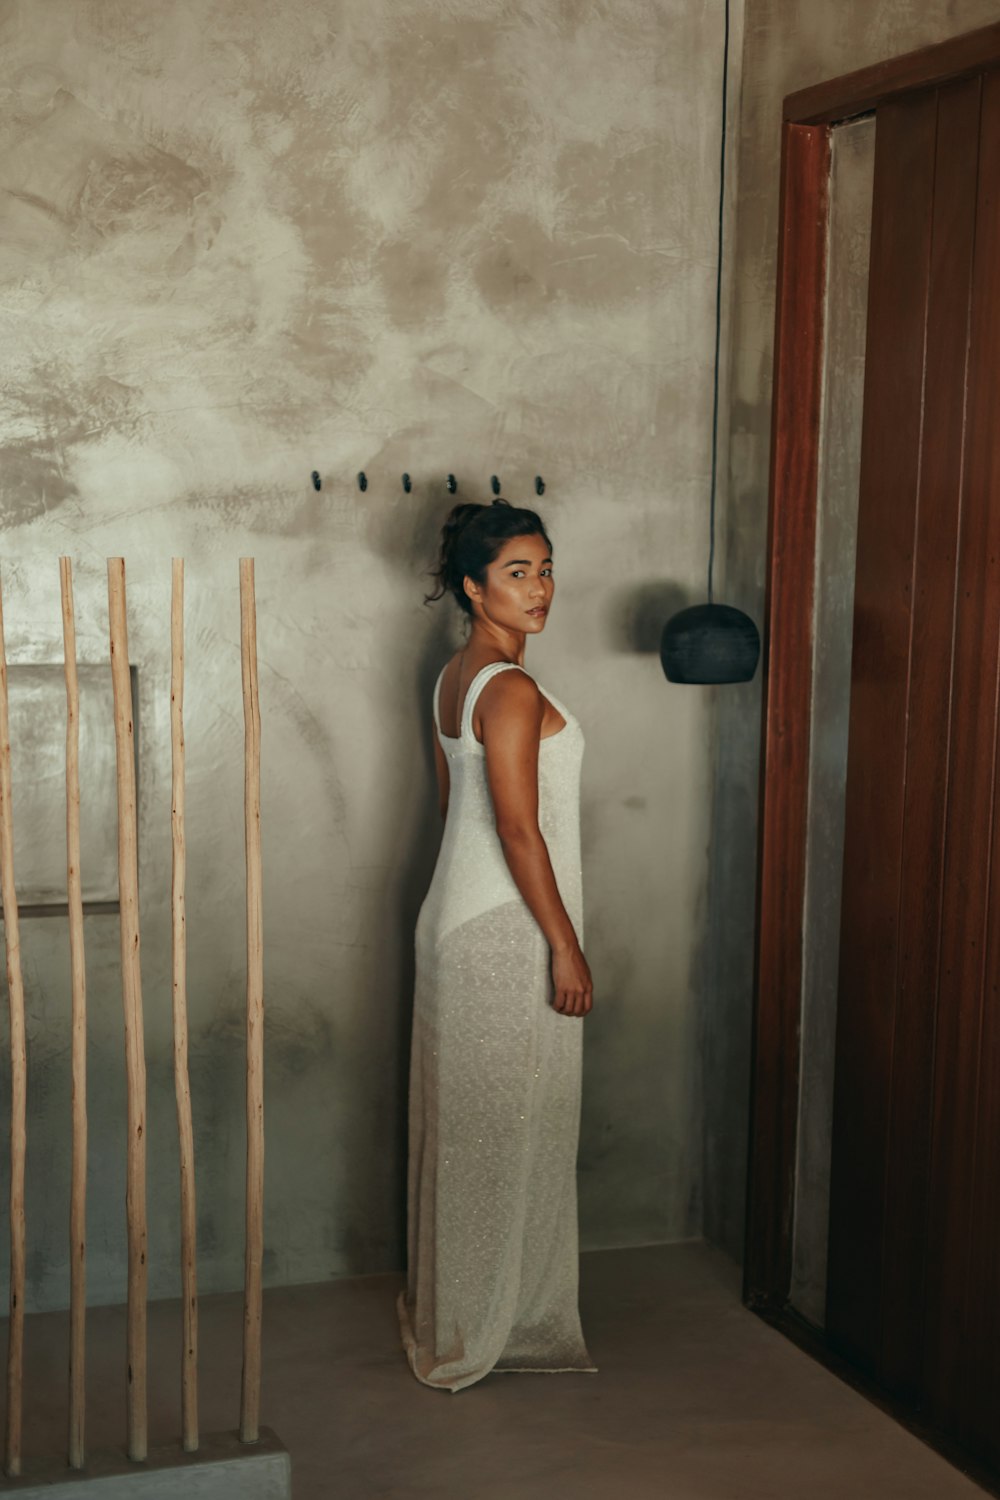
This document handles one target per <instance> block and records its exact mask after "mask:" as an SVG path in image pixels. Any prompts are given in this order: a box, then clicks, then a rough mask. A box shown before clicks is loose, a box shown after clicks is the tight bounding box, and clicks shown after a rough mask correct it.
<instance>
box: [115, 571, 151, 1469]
mask: <svg viewBox="0 0 1000 1500" xmlns="http://www.w3.org/2000/svg"><path fill="white" fill-rule="evenodd" d="M108 616H109V621H110V626H111V678H112V685H113V687H114V700H115V753H116V759H117V766H118V902H119V913H120V921H119V927H120V932H121V964H122V1003H123V1008H124V1013H125V1068H126V1085H127V1091H128V1164H127V1181H126V1190H125V1213H126V1222H127V1227H128V1309H127V1323H128V1331H127V1351H128V1372H127V1373H128V1456H129V1458H131V1459H135V1460H142V1459H144V1458H145V1457H146V1446H147V1434H146V1421H147V1412H146V1280H147V1275H146V1270H147V1268H146V1058H145V1052H144V1048H143V1030H142V982H141V978H140V970H139V868H138V852H137V820H136V803H135V736H134V731H133V724H132V683H131V677H130V674H129V663H128V629H127V621H126V609H125V559H124V558H122V557H109V558H108Z"/></svg>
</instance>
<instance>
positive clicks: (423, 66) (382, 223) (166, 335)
mask: <svg viewBox="0 0 1000 1500" xmlns="http://www.w3.org/2000/svg"><path fill="white" fill-rule="evenodd" d="M736 10H737V11H738V10H739V7H738V6H737V7H736ZM720 21H721V11H720V9H719V8H716V7H706V6H701V5H698V6H692V5H690V4H688V3H687V0H619V3H616V4H614V5H612V4H609V3H597V4H592V5H587V6H578V5H572V4H569V3H565V0H537V3H534V4H532V5H530V6H528V5H524V4H514V3H509V0H391V3H390V0H337V3H319V0H285V3H282V4H280V5H274V4H270V3H265V0H240V3H238V4H237V3H235V0H175V3H172V4H170V5H166V6H165V5H163V4H161V3H153V0H134V3H131V4H129V5H121V4H116V3H113V0H72V3H71V0H47V3H46V4H44V5H39V4H37V3H29V0H8V3H7V4H5V5H4V6H3V8H2V11H0V48H2V54H3V57H4V80H3V89H2V93H0V148H2V149H0V214H2V223H0V324H2V331H0V337H2V340H3V347H4V382H3V385H2V389H0V443H2V450H3V451H2V467H0V528H2V537H0V576H2V582H3V588H4V616H5V624H6V630H7V639H8V650H9V656H10V659H11V660H12V661H13V662H58V661H59V660H60V659H61V633H60V617H59V604H58V572H57V563H56V559H57V556H58V555H59V554H60V553H68V554H69V555H71V556H72V557H73V559H74V561H75V567H76V579H77V604H78V612H79V625H78V630H79V649H80V656H81V659H82V660H85V661H90V662H106V660H107V623H106V620H107V616H106V590H105V559H106V557H107V556H108V555H111V554H122V555H124V556H125V558H126V560H127V579H128V585H129V603H130V645H131V654H132V660H133V662H134V663H135V664H136V666H137V669H138V683H139V724H140V738H141V746H140V758H141V767H140V851H141V870H140V879H141V888H142V922H143V927H142V942H143V946H142V961H143V982H144V998H145V1025H146V1054H147V1067H148V1081H149V1118H148V1151H149V1194H148V1199H149V1209H150V1216H151V1223H150V1235H149V1269H150V1293H151V1295H153V1296H158V1295H170V1294H174V1293H176V1291H177V1290H178V1286H179V1277H178V1272H177V1251H176V1239H177V1230H176V1225H177V1149H176V1144H175V1141H176V1129H175V1123H174V1102H173V1083H172V1071H171V1069H172V1058H171V1021H170V984H169V906H168V896H169V868H170V844H169V811H170V801H169V704H168V668H169V657H168V619H169V580H170V557H171V555H174V554H176V555H182V556H184V557H185V558H186V559H187V564H188V579H187V640H188V686H187V725H186V727H187V744H188V763H189V790H188V818H189V856H188V861H189V898H188V899H189V906H188V911H189V939H190V956H189V986H190V1011H191V1026H192V1075H193V1092H194V1111H195V1124H196V1131H197V1171H198V1190H199V1238H200V1255H201V1261H200V1275H201V1286H202V1287H203V1288H204V1289H205V1290H211V1289H218V1288H223V1287H232V1286H235V1285H239V1284H240V1282H241V1278H242V1212H243V1142H244V1127H243V1092H242V1091H243V1031H242V1004H243V987H244V958H243V921H244V917H243V864H242V861H243V845H242V707H241V698H240V667H239V610H238V590H237V559H238V557H239V556H240V555H243V554H248V555H253V556H255V557H256V560H257V589H258V607H259V624H258V638H259V651H260V671H261V686H260V691H261V712H262V719H263V812H262V817H263V837H264V857H265V887H264V911H265V952H266V960H265V962H266V994H267V1016H266V1073H265V1085H266V1119H267V1157H266V1214H265V1240H266V1258H265V1267H264V1269H265V1279H266V1281H267V1282H268V1283H270V1284H274V1283H279V1282H294V1281H303V1280H311V1279H321V1278H324V1277H328V1276H332V1275H336V1274H340V1273H347V1272H374V1271H380V1270H385V1269H390V1268H401V1267H402V1265H403V1262H404V1237H403V1230H404V1203H405V1198H404V1185H405V1175H404V1174H405V1098H406V1059H407V1049H408V1042H409V1023H410V1006H411V995H412V977H413V975H412V938H413V925H414V922H415V919H416V914H417V911H418V908H419V905H420V901H421V900H422V898H423V894H424V891H425V890H426V887H427V883H428V881H429V878H430V874H431V870H432V868H433V864H434V859H435V856H436V852H437V846H438V841H439V838H440V824H439V819H438V815H437V810H436V798H435V795H434V777H433V760H432V749H431V726H430V690H431V686H432V683H433V681H434V677H435V675H436V673H437V671H438V669H439V667H440V666H441V664H442V662H443V661H444V659H445V658H446V656H447V655H448V654H449V653H450V652H451V651H452V649H454V647H455V646H456V644H458V642H459V641H460V639H461V633H460V630H459V628H458V617H457V612H456V611H455V609H454V607H453V606H452V605H451V604H450V603H449V602H447V601H445V602H444V603H441V604H439V605H437V606H435V607H433V608H426V607H424V605H423V604H422V594H423V592H424V590H425V589H426V588H427V587H429V580H428V578H427V576H426V572H425V570H426V569H427V568H428V567H429V566H431V565H432V563H433V560H434V551H435V544H436V539H437V534H438V530H439V527H440V524H441V522H442V520H443V518H444V515H445V513H446V511H447V508H448V506H449V505H450V503H451V501H450V498H449V496H448V495H447V493H446V491H445V488H444V484H443V479H444V476H445V474H446V473H448V472H449V471H452V472H454V473H456V474H457V475H458V476H459V481H460V487H461V488H460V493H461V495H463V496H465V497H466V498H477V499H483V498H488V489H487V481H488V477H489V475H490V474H491V473H493V472H498V473H499V474H500V475H501V476H502V477H503V480H504V490H505V493H506V494H507V495H508V497H510V498H512V499H519V498H522V497H524V498H525V499H528V498H529V497H530V498H533V490H532V488H531V480H532V478H533V476H534V474H535V473H536V472H541V473H542V474H543V475H544V476H545V479H546V482H547V492H546V495H545V497H544V500H543V501H541V502H538V504H539V507H540V509H541V511H542V514H543V516H544V517H545V519H546V520H547V522H548V523H549V525H550V527H551V530H552V534H553V540H554V544H555V553H556V557H557V579H558V588H557V595H556V607H555V609H554V611H553V614H552V617H551V620H550V623H549V625H548V627H547V630H546V634H545V638H544V639H543V640H540V641H537V642H535V643H533V644H532V646H531V649H530V651H529V656H528V662H527V664H528V666H529V668H531V669H532V670H534V671H535V672H536V674H537V675H538V677H539V679H540V680H541V681H542V682H543V683H548V684H550V685H551V687H552V690H553V691H554V692H556V693H557V694H558V695H559V696H560V697H564V698H565V700H566V701H567V702H568V703H569V704H570V705H571V706H572V707H573V709H574V711H575V712H576V713H577V714H578V716H579V717H580V719H581V720H582V722H583V725H584V728H585V732H586V737H587V754H586V757H585V762H584V779H583V849H584V878H585V893H586V894H585V924H586V932H585V937H586V943H585V947H586V952H587V956H588V959H589V961H590V964H591V967H592V969H593V972H594V977H595V985H596V1008H595V1011H594V1013H593V1015H592V1016H591V1017H590V1018H589V1019H588V1021H587V1023H586V1025H587V1033H586V1048H585V1051H586V1064H585V1068H586V1071H585V1090H584V1092H585V1098H584V1113H583V1122H582V1138H581V1153H580V1194H581V1198H580V1202H581V1227H582V1240H583V1243H584V1245H591V1246H594V1245H605V1244H614V1243H628V1242H638V1241H645V1240H664V1239H672V1238H684V1237H688V1236H694V1235H697V1234H698V1233H699V1232H700V1229H701V1221H702V1205H701V1171H702V1162H701V1120H702V1104H701V1072H700V1066H699V1045H700V1038H699V1028H700V1012H699V1006H700V1002H701V985H702V980H703V962H704V951H705V924H706V889H707V855H708V831H709V828H708V819H709V804H710V785H711V774H712V773H711V763H710V732H711V725H710V720H709V709H710V703H711V700H710V698H709V697H708V696H707V695H706V694H705V693H703V692H701V691H699V690H682V689H677V688H670V687H668V686H667V684H666V683H665V681H664V679H663V676H662V672H661V669H660V665H659V660H658V657H657V654H656V648H657V645H658V640H659V631H660V627H661V624H662V621H663V619H664V618H665V617H666V615H667V614H668V613H669V612H670V611H671V610H672V609H674V608H677V607H678V606H680V605H681V604H684V603H689V602H694V601H695V600H696V599H697V598H698V597H700V595H701V589H702V574H703V567H704V562H705V553H706V541H707V536H706V531H707V527H706V511H705V504H706V494H707V475H708V452H709V448H708V436H709V423H710V415H711V402H710V397H711V358H712V317H713V311H714V307H713V299H714V281H713V276H714V234H715V228H714V198H715V191H716V186H715V183H716V176H715V171H716V152H717V139H718V134H717V132H718V78H719V69H720V60H721V59H720V49H721V30H720ZM734 24H735V25H736V26H737V41H738V17H735V18H734ZM738 57H739V50H738V45H737V49H736V60H737V63H738ZM736 74H738V67H736V68H735V74H734V76H735V75H736ZM314 468H316V469H318V470H319V471H320V472H321V473H322V474H323V476H324V481H325V482H324V487H323V489H322V491H321V492H320V493H318V494H317V493H316V492H315V491H314V490H313V488H312V486H311V484H310V483H309V475H310V472H311V470H313V469H314ZM362 468H364V469H365V470H366V471H367V473H368V475H369V480H370V485H369V489H368V491H367V493H366V494H365V495H361V494H360V493H359V491H358V490H357V488H356V486H355V485H354V483H353V476H354V475H355V473H356V472H357V471H358V470H359V469H362ZM404 469H405V470H408V471H409V472H410V473H411V474H412V475H413V476H414V480H415V485H414V490H413V493H412V494H410V495H404V493H403V491H402V488H401V486H400V482H399V475H400V474H401V472H402V471H403V470H404ZM52 733H53V734H59V735H61V733H62V727H61V725H60V724H55V723H54V724H53V725H52ZM17 797H18V792H17V788H15V792H14V798H15V803H14V811H15V818H16V816H17V805H18V804H17ZM108 815H109V816H113V814H112V813H111V812H110V811H109V814H108ZM84 859H86V851H84ZM22 938H23V957H24V965H25V978H26V987H27V1001H28V1013H29V1023H28V1032H29V1070H30V1077H29V1115H30V1126H29V1128H30V1145H29V1155H28V1181H29V1188H28V1218H27V1224H28V1274H29V1294H30V1296H29V1302H30V1305H31V1306H33V1307H41V1306H57V1305H60V1304H64V1303H65V1301H66V1298H67V1295H68V1293H67V1264H66V1250H67V1220H68V1201H69V1200H68V1174H69V1156H68V1120H69V1030H68V1008H69V994H68V954H67V939H66V931H65V921H64V919H61V918H48V919H40V918H38V919H35V918H33V919H28V920H26V921H25V922H24V923H23V934H22ZM87 943H88V952H87V958H88V981H89V1005H90V1038H89V1047H90V1052H89V1060H90V1089H91V1092H90V1108H91V1114H90V1130H91V1134H90V1173H91V1178H90V1205H89V1229H90V1248H89V1257H90V1258H89V1277H90V1282H89V1285H90V1297H91V1300H92V1301H95V1302H98V1301H112V1300H118V1299H120V1298H121V1297H122V1296H123V1295H124V1135H123V1120H124V1081H123V1062H122V1036H121V1028H122V1022H121V996H120V988H119V970H118V930H117V922H116V919H115V918H114V917H109V916H100V915H94V916H91V917H89V918H88V920H87ZM4 1088H5V1091H6V1082H5V1084H4ZM5 1097H6V1093H5ZM3 1129H4V1130H6V1125H4V1126H3ZM2 1144H3V1143H2V1142H0V1146H2ZM3 1160H4V1161H6V1156H5V1155H4V1158H3ZM3 1170H4V1171H6V1166H5V1167H4V1169H3ZM0 1187H2V1188H3V1191H4V1192H5V1191H6V1181H3V1182H2V1183H0Z"/></svg>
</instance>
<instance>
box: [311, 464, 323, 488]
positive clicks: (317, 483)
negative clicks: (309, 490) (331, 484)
mask: <svg viewBox="0 0 1000 1500" xmlns="http://www.w3.org/2000/svg"><path fill="white" fill-rule="evenodd" d="M312 482H313V489H314V490H321V489H322V488H323V481H322V479H320V477H319V470H318V469H313V471H312Z"/></svg>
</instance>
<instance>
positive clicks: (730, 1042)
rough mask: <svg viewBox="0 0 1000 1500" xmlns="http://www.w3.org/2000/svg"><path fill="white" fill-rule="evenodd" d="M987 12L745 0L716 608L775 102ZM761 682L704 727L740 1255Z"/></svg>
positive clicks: (750, 437)
mask: <svg viewBox="0 0 1000 1500" xmlns="http://www.w3.org/2000/svg"><path fill="white" fill-rule="evenodd" d="M996 19H997V8H996V4H995V3H994V0H885V3H882V4H879V5H871V4H870V3H868V0H747V4H746V13H745V29H744V53H743V74H742V78H743V98H742V109H741V149H740V158H739V199H738V204H737V219H738V228H737V245H736V261H735V268H734V277H735V285H734V310H733V318H732V343H731V355H730V382H731V406H730V422H731V441H730V457H729V484H728V489H727V493H726V496H725V497H724V498H725V504H724V515H723V517H722V532H723V536H722V548H723V554H724V559H725V561H724V577H725V579H726V584H727V591H728V595H729V596H731V597H732V598H733V601H734V602H736V603H739V604H740V605H741V606H742V607H743V608H744V609H748V610H749V611H750V612H751V613H752V614H753V615H754V616H755V618H757V619H758V620H760V619H761V617H762V612H763V603H764V580H765V572H766V527H767V484H768V459H769V451H770V420H771V407H770V401H771V364H772V354H773V331H774V280H775V271H776V253H777V224H778V173H779V161H780V145H781V102H782V99H783V98H784V96H785V94H787V93H790V92H791V91H792V90H794V89H798V88H804V87H805V86H806V85H808V84H811V83H817V82H819V81H820V80H822V79H825V78H833V77H836V76H838V75H839V74H842V73H848V72H852V71H853V70H854V69H856V68H860V67H864V66H866V65H867V64H869V63H873V62H877V61H879V60H880V59H882V58H887V57H893V56H895V55H896V54H898V53H901V52H908V51H911V50H912V49H914V48H916V47H921V46H926V45H929V44H930V43H933V42H938V41H943V40H944V39H945V38H947V37H949V36H953V35H957V34H958V33H960V32H963V31H968V30H971V29H973V28H974V27H977V26H984V25H987V24H989V23H990V22H994V21H996ZM760 688H761V683H760V676H759V674H758V678H757V680H756V681H755V682H753V683H751V684H749V685H748V686H747V687H745V688H743V687H740V688H734V689H731V690H728V691H727V693H726V694H725V696H724V697H720V699H719V704H718V721H717V726H716V732H717V736H718V739H717V744H718V751H717V757H716V765H715V791H714V799H713V826H712V839H711V851H712V854H711V862H710V867H711V871H712V876H711V882H710V894H709V931H710V933H711V934H712V943H711V947H710V982H709V996H710V998H709V1001H708V1004H707V1016H706V1025H705V1056H704V1061H705V1075H704V1076H705V1175H704V1190H705V1233H706V1236H707V1237H708V1238H710V1239H712V1240H714V1241H716V1242H717V1243H719V1244H721V1245H723V1246H725V1247H726V1248H727V1249H728V1250H729V1251H730V1252H731V1253H732V1254H733V1255H736V1256H741V1255H742V1250H743V1228H744V1212H745V1195H746V1151H747V1118H748V1103H749V1070H750V1035H751V1005H752V985H753V937H754V933H753V924H754V898H755V890H756V839H757V797H758V771H759V745H760Z"/></svg>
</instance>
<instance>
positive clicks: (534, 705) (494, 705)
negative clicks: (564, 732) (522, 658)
mask: <svg viewBox="0 0 1000 1500" xmlns="http://www.w3.org/2000/svg"><path fill="white" fill-rule="evenodd" d="M512 666H515V667H517V671H514V672H508V671H504V672H494V674H493V676H492V677H491V678H490V680H489V681H488V682H487V683H486V684H485V685H484V686H483V689H482V692H481V693H480V694H479V699H478V702H479V704H480V705H482V707H483V708H484V709H485V710H486V711H487V712H488V714H489V715H490V716H491V717H492V715H493V713H502V714H503V715H504V717H507V716H508V715H510V714H513V715H514V716H515V717H520V716H521V715H524V716H525V717H527V716H531V717H536V716H538V715H539V714H540V713H541V712H542V711H543V709H544V704H543V700H542V694H541V690H540V689H539V686H538V684H537V682H536V681H535V679H534V678H533V677H532V676H531V673H530V672H528V671H526V669H525V668H524V667H522V666H520V665H519V664H518V663H517V662H513V663H512Z"/></svg>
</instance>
